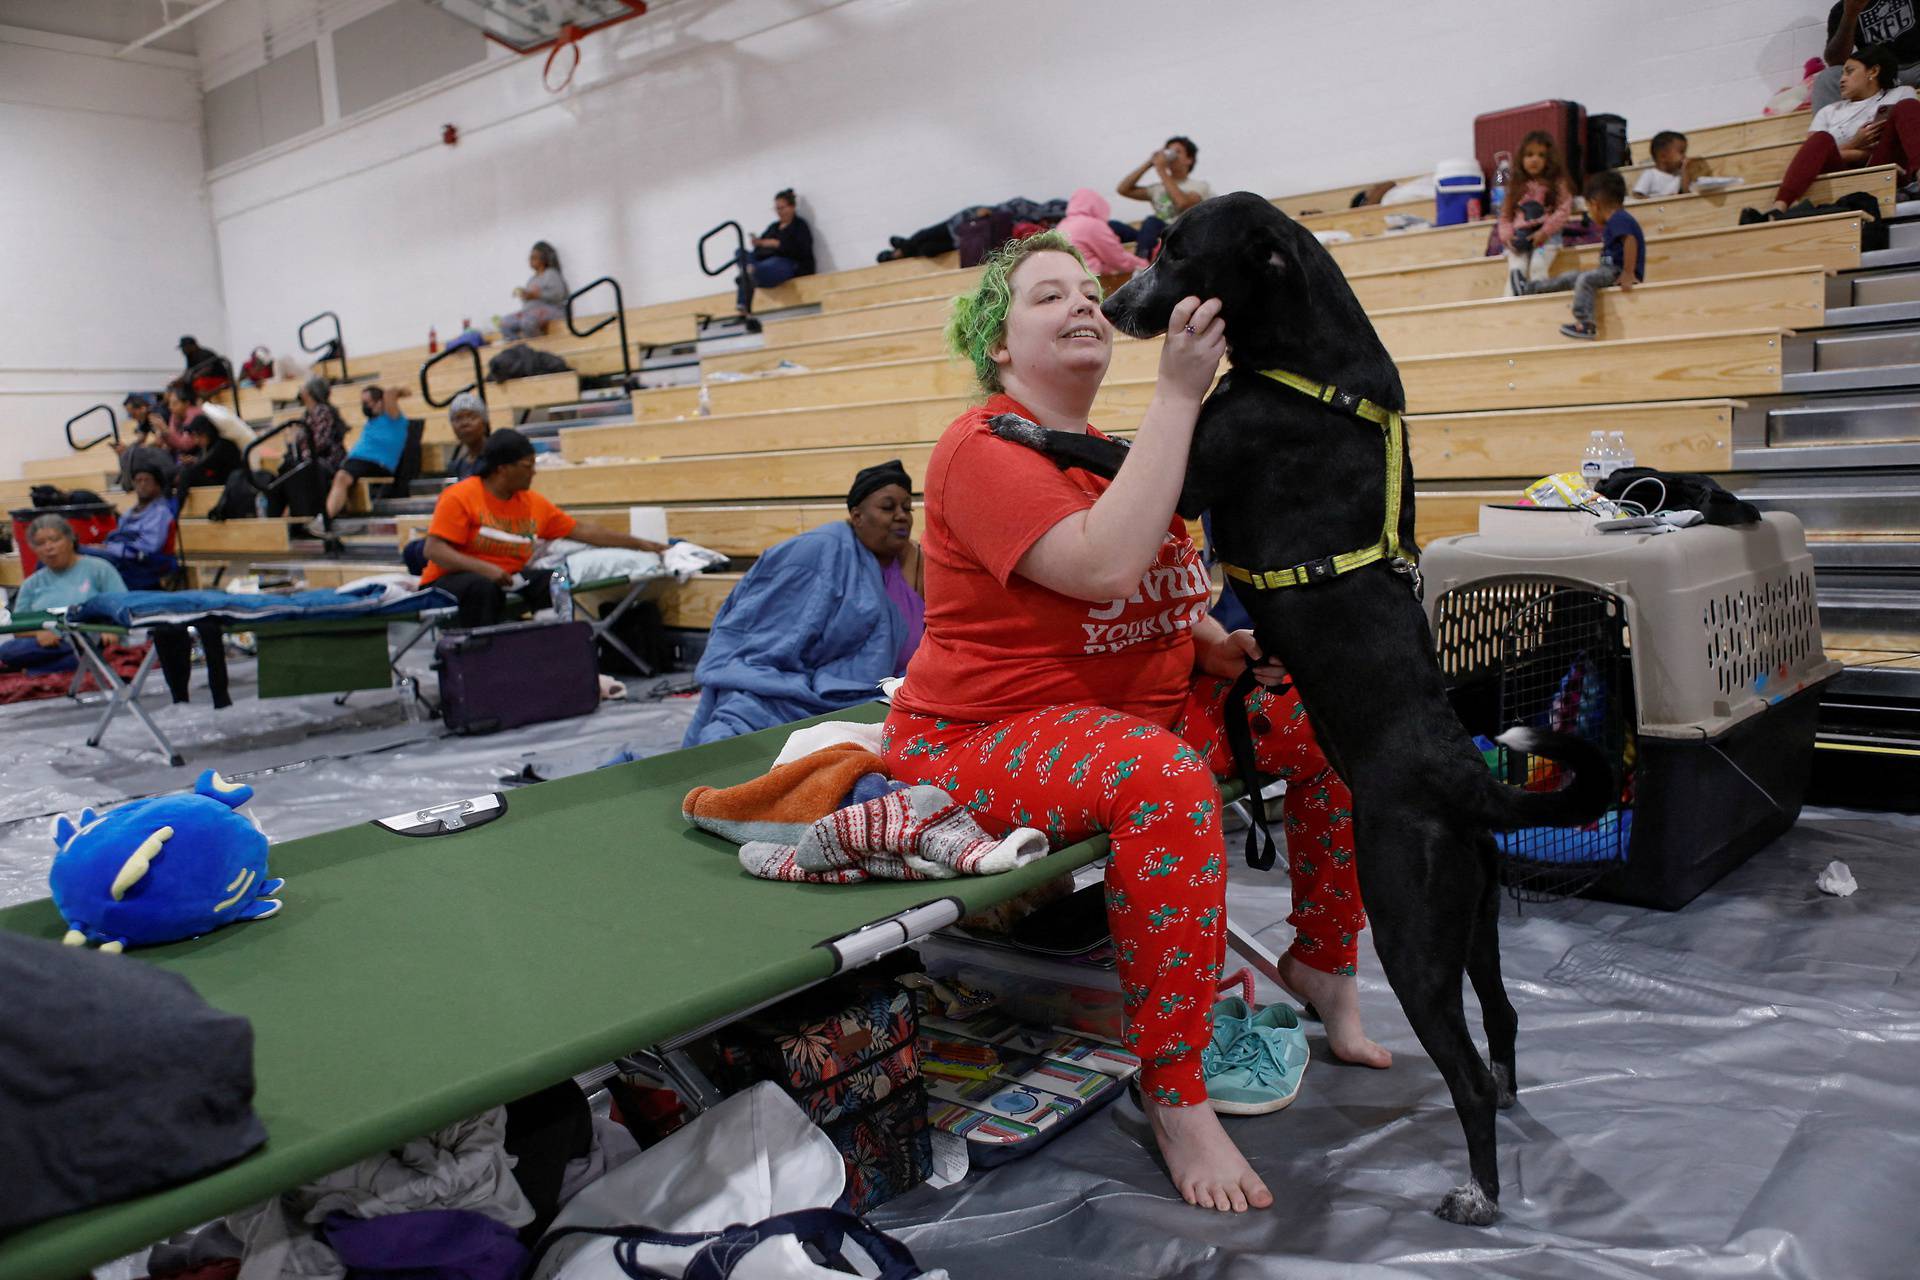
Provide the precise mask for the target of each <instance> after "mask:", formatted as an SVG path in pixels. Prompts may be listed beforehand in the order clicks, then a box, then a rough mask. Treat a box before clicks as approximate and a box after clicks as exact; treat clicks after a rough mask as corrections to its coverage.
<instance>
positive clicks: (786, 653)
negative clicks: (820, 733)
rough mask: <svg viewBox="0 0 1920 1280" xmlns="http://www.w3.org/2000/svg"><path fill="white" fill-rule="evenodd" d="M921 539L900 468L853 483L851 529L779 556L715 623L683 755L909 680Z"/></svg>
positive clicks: (767, 561)
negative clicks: (902, 677)
mask: <svg viewBox="0 0 1920 1280" xmlns="http://www.w3.org/2000/svg"><path fill="white" fill-rule="evenodd" d="M912 534H913V481H912V480H911V479H910V478H909V477H908V476H907V472H906V468H905V467H903V466H901V465H900V462H899V460H898V459H894V460H893V461H890V462H883V463H880V464H878V465H877V466H872V467H868V468H866V469H865V470H864V471H861V472H860V473H859V474H858V475H856V476H855V477H854V480H853V485H852V487H851V488H849V489H848V490H847V518H846V519H845V520H844V521H835V522H834V523H833V524H829V525H823V526H822V527H820V528H818V529H813V530H810V531H808V532H806V533H803V534H801V535H800V536H799V537H797V538H788V539H787V540H786V541H785V542H782V543H780V544H778V545H777V546H773V547H770V548H768V549H767V552H766V554H765V555H763V556H761V557H760V558H759V559H758V560H757V561H755V562H754V565H753V567H752V568H751V569H749V570H748V571H747V574H746V576H745V577H743V578H742V579H740V582H739V584H738V585H736V586H735V587H734V589H733V591H732V593H731V594H730V595H728V596H727V600H726V603H725V604H723V605H721V606H720V612H719V613H718V614H717V615H715V617H714V620H713V626H712V628H711V629H710V630H709V631H708V634H707V649H706V652H705V654H703V655H702V656H701V658H700V665H699V666H698V667H697V668H696V669H695V672H694V674H695V675H696V676H697V677H698V679H699V681H700V705H699V706H698V707H697V708H695V709H694V713H693V723H692V724H690V725H689V726H688V727H687V734H686V738H685V740H684V741H683V743H682V745H684V746H689V747H691V746H698V745H699V744H700V743H703V742H715V741H718V740H719V739H721V738H731V737H733V736H735V735H736V734H742V733H752V732H754V731H755V730H757V729H766V728H771V727H772V726H774V725H777V724H786V723H787V722H788V721H791V720H799V719H802V718H804V717H806V716H816V715H820V714H822V713H823V712H827V711H838V710H840V709H842V708H844V707H850V706H853V705H854V704H855V703H859V702H865V701H866V700H868V699H869V698H871V697H873V696H874V691H875V688H876V686H877V685H878V684H879V682H880V681H881V680H883V679H885V678H886V677H888V676H894V675H899V674H900V673H901V672H902V671H904V670H906V664H907V660H908V659H909V658H911V657H912V656H913V653H914V650H915V649H916V648H917V647H918V646H919V643H920V635H921V630H922V626H923V619H924V618H925V615H926V604H925V602H924V601H923V599H922V597H921V561H920V549H919V548H918V547H916V546H915V545H914V544H913V541H912Z"/></svg>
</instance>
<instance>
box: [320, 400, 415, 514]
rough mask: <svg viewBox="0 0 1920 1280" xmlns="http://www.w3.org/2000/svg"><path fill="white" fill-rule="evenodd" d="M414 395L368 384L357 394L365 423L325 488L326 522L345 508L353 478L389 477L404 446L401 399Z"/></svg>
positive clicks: (405, 443)
mask: <svg viewBox="0 0 1920 1280" xmlns="http://www.w3.org/2000/svg"><path fill="white" fill-rule="evenodd" d="M411 394H413V393H412V392H410V391H408V390H407V389H406V388H405V387H387V388H385V389H382V388H380V387H368V388H367V389H366V390H364V391H362V392H361V393H360V411H361V413H362V414H363V415H365V417H366V425H365V426H363V427H361V428H360V438H359V439H358V440H356V441H354V443H353V448H352V449H351V450H350V451H349V452H348V453H347V456H346V460H345V461H344V462H342V463H341V464H340V469H339V470H338V471H336V472H334V473H333V481H332V487H331V488H329V489H328V490H327V512H326V517H327V523H328V524H332V523H333V521H334V518H335V517H336V516H338V515H339V514H340V513H341V512H342V511H344V510H346V507H347V495H348V494H349V493H351V492H353V482H354V481H356V480H371V479H375V478H387V479H391V478H392V476H393V473H394V472H395V471H397V470H398V469H399V467H400V455H401V454H402V453H405V452H406V449H407V427H408V424H407V415H406V414H405V413H403V412H402V411H401V409H400V398H401V397H402V396H407V395H411Z"/></svg>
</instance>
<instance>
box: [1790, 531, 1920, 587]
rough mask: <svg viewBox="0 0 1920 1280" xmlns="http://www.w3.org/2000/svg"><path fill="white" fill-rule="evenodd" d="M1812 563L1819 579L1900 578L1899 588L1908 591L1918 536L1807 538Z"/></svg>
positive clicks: (1919, 568)
mask: <svg viewBox="0 0 1920 1280" xmlns="http://www.w3.org/2000/svg"><path fill="white" fill-rule="evenodd" d="M1807 549H1808V550H1809V551H1811V552H1812V553H1813V567H1814V568H1815V569H1816V570H1818V571H1819V573H1820V575H1821V578H1822V580H1823V581H1833V580H1836V579H1837V580H1839V581H1840V582H1841V583H1842V585H1844V584H1845V583H1846V582H1851V581H1854V580H1855V578H1856V576H1859V575H1864V576H1866V577H1868V578H1869V579H1873V578H1880V579H1902V580H1904V581H1903V589H1905V590H1907V591H1912V590H1913V588H1914V586H1915V583H1914V581H1913V580H1912V576H1913V575H1915V574H1920V538H1911V539H1909V538H1884V539H1883V538H1832V537H1828V538H1822V537H1820V536H1818V535H1816V536H1815V537H1813V538H1812V539H1810V540H1809V542H1808V544H1807Z"/></svg>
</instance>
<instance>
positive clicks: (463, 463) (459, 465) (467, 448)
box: [447, 391, 493, 480]
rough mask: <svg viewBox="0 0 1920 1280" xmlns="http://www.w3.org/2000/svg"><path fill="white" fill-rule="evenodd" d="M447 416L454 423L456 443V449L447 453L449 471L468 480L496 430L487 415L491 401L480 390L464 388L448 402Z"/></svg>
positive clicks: (458, 477)
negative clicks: (484, 446)
mask: <svg viewBox="0 0 1920 1280" xmlns="http://www.w3.org/2000/svg"><path fill="white" fill-rule="evenodd" d="M447 420H448V422H449V423H451V424H452V426H453V438H454V440H455V441H457V442H458V443H456V444H455V445H454V446H453V452H452V453H450V454H448V455H447V474H448V475H450V476H452V477H453V478H454V479H455V480H465V479H466V478H467V477H468V476H470V475H472V474H474V471H475V470H476V469H477V468H478V467H479V465H480V449H481V446H483V445H484V444H486V442H487V436H488V435H490V434H491V433H492V431H493V421H492V419H491V418H489V417H488V415H487V402H486V401H485V400H482V399H481V398H480V395H479V393H478V392H475V391H462V392H461V393H460V394H459V395H457V396H455V397H454V398H453V402H452V403H451V404H449V405H448V406H447Z"/></svg>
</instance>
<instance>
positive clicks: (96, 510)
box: [8, 502, 120, 578]
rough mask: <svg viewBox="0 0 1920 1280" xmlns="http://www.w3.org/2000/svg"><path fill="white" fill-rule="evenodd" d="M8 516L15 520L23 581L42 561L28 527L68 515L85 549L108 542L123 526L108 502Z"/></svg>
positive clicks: (23, 510) (27, 510)
mask: <svg viewBox="0 0 1920 1280" xmlns="http://www.w3.org/2000/svg"><path fill="white" fill-rule="evenodd" d="M8 514H9V515H11V516H12V517H13V545H14V546H15V547H16V548H18V549H19V552H20V576H21V577H22V578H24V577H26V575H27V574H30V573H32V572H33V571H34V570H35V569H38V568H39V567H40V558H39V557H38V556H36V555H34V554H33V547H32V546H31V545H30V544H29V543H28V542H27V526H28V525H30V524H32V523H33V522H34V520H35V519H36V518H37V517H39V516H47V515H53V516H65V517H66V520H67V523H68V524H70V525H72V526H73V535H74V537H76V538H78V539H80V545H81V546H83V547H85V546H97V545H99V544H100V543H102V542H105V541H106V540H107V535H108V534H110V533H112V532H113V531H114V530H115V529H117V528H118V527H119V526H120V513H119V512H117V511H115V510H114V509H113V505H112V504H111V503H106V502H83V503H79V504H76V505H74V506H66V507H21V508H19V509H18V510H16V511H11V512H8Z"/></svg>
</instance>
